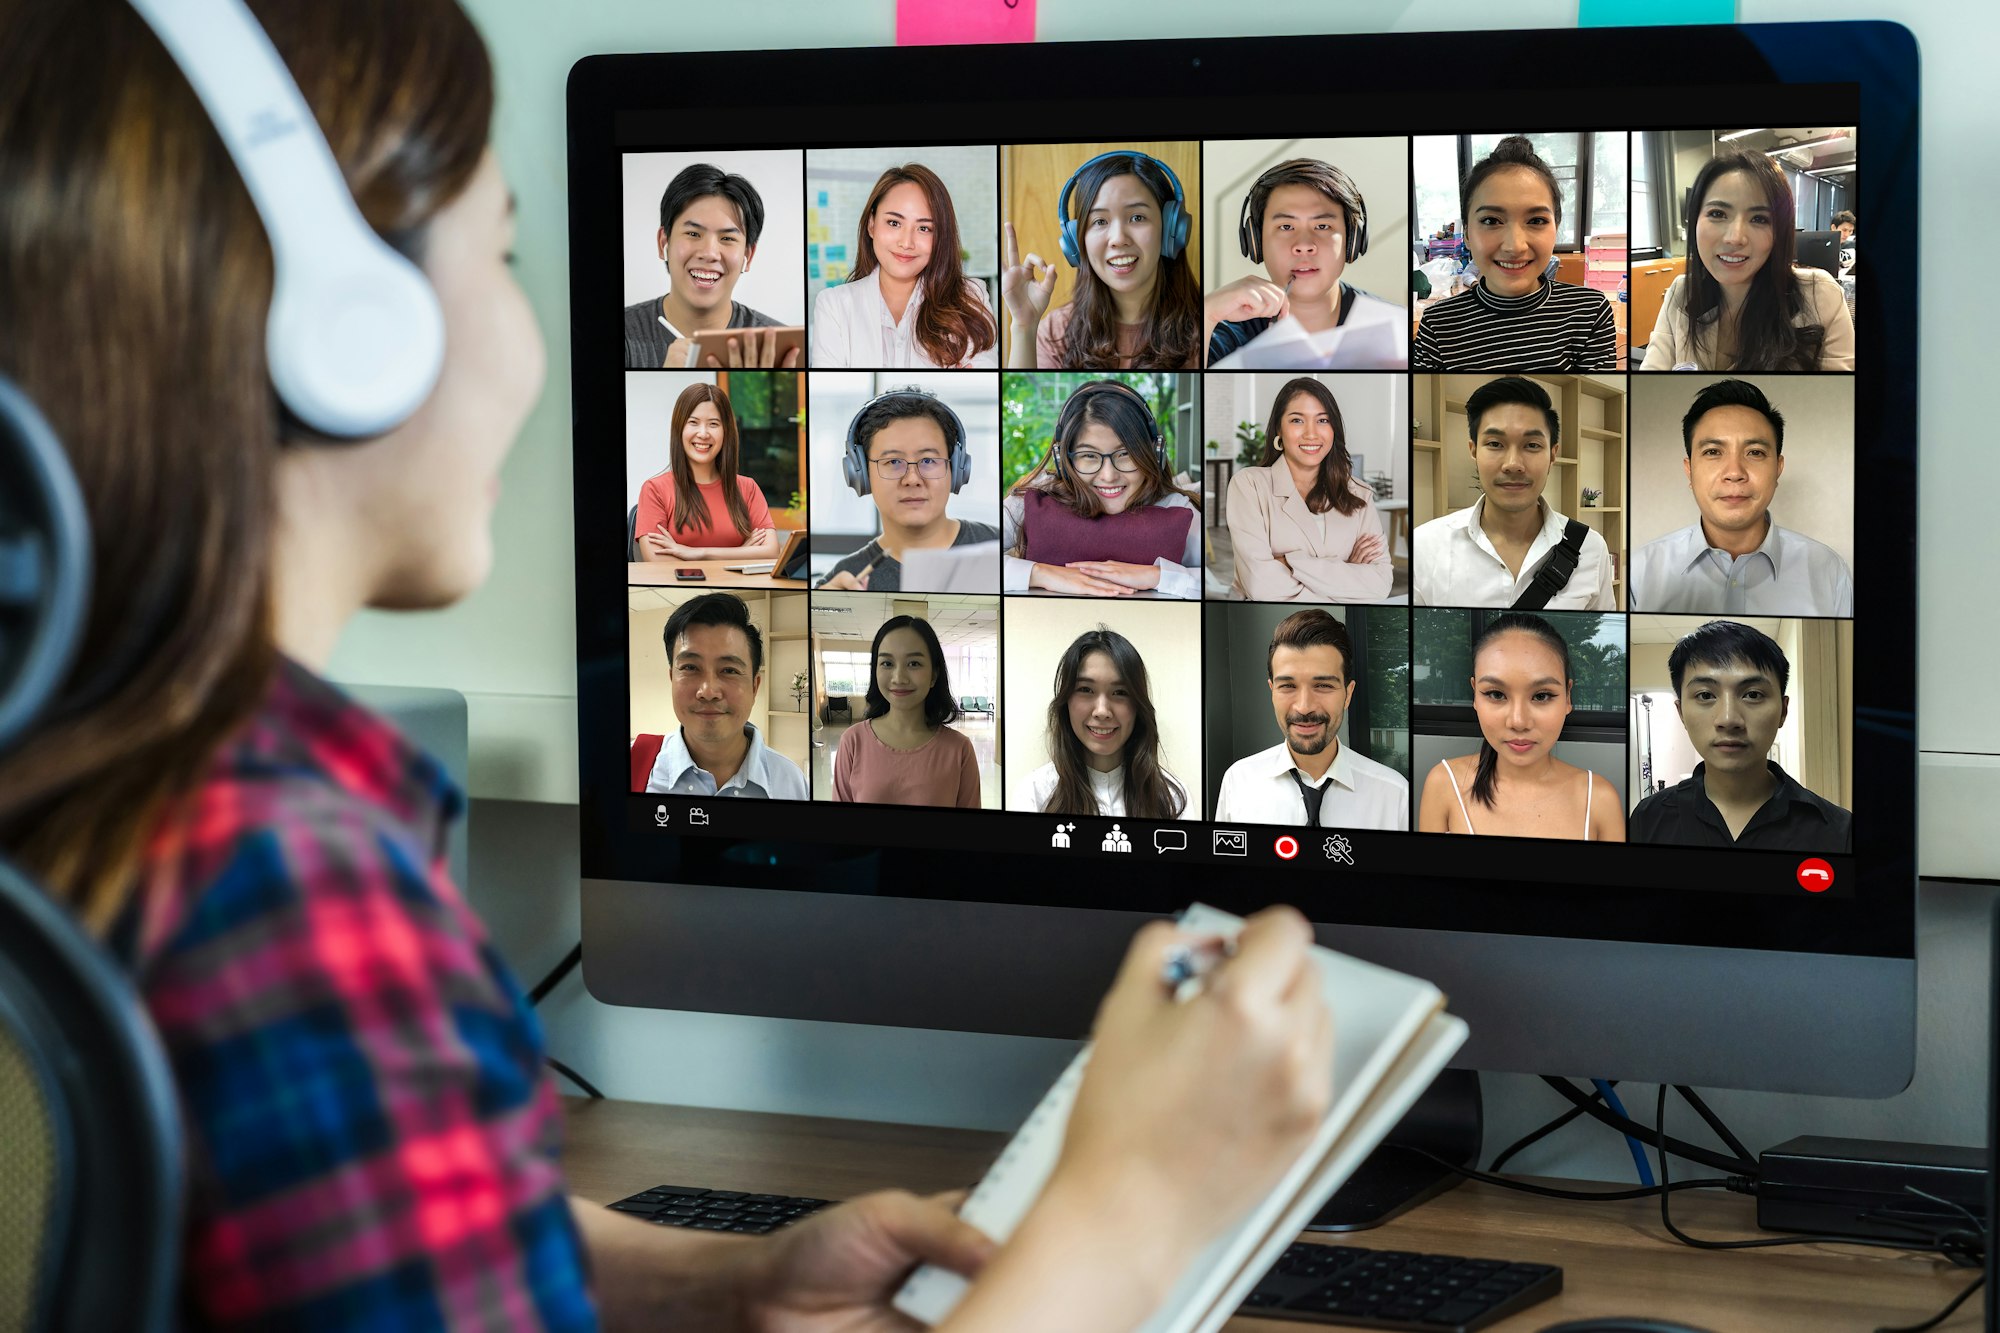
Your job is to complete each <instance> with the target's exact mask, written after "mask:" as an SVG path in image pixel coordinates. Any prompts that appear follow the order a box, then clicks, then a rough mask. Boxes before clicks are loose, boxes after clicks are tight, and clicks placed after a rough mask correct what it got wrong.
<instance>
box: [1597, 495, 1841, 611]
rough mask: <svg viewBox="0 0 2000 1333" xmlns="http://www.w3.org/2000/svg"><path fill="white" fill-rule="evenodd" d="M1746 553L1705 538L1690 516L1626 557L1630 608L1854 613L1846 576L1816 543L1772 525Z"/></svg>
mask: <svg viewBox="0 0 2000 1333" xmlns="http://www.w3.org/2000/svg"><path fill="white" fill-rule="evenodd" d="M1766 521H1767V523H1768V524H1769V526H1768V527H1767V528H1766V530H1765V532H1764V540H1763V541H1762V542H1761V543H1760V544H1759V545H1758V547H1757V549H1756V550H1754V551H1752V552H1750V553H1749V554H1748V555H1738V556H1732V555H1730V554H1729V552H1727V551H1724V550H1719V549H1718V548H1716V547H1713V546H1710V545H1709V544H1708V535H1707V534H1706V533H1704V532H1703V531H1702V530H1701V520H1699V519H1696V520H1695V521H1694V522H1693V523H1691V524H1689V525H1688V526H1687V527H1685V528H1682V529H1681V530H1680V531H1678V532H1670V533H1668V534H1667V535H1666V536H1664V537H1659V538H1656V539H1654V540H1653V541H1649V542H1647V543H1646V544H1645V545H1644V546H1641V547H1640V548H1639V550H1638V552H1637V553H1636V554H1634V555H1633V557H1632V609H1633V610H1634V611H1653V612H1660V613H1667V612H1681V613H1683V614H1688V615H1709V616H1735V615H1752V616H1839V617H1842V618H1845V617H1848V616H1852V615H1853V614H1854V578H1853V576H1852V575H1851V574H1849V573H1848V569H1847V562H1846V561H1845V560H1842V559H1841V558H1840V553H1839V552H1838V551H1836V550H1834V549H1833V548H1832V547H1831V546H1828V545H1826V544H1825V543H1824V542H1816V541H1814V540H1813V539H1812V538H1810V537H1807V536H1805V535H1804V534H1802V533H1797V532H1793V531H1791V530H1790V529H1789V528H1781V527H1779V526H1778V522H1777V520H1776V519H1773V518H1769V516H1768V515H1767V516H1766Z"/></svg>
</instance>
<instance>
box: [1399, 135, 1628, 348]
mask: <svg viewBox="0 0 2000 1333" xmlns="http://www.w3.org/2000/svg"><path fill="white" fill-rule="evenodd" d="M1459 208H1460V212H1461V214H1462V215H1463V217H1464V220H1465V243H1466V247H1467V248H1468V249H1470V250H1471V252H1472V262H1473V265H1474V266H1475V267H1476V268H1478V270H1479V284H1478V285H1477V286H1475V287H1474V288H1473V289H1472V290H1471V291H1468V292H1463V293H1461V294H1459V295H1457V296H1454V297H1452V298H1451V299H1449V300H1446V301H1440V302H1438V303H1437V304H1436V305H1434V306H1432V307H1431V308H1430V309H1429V310H1427V311H1425V312H1424V316H1423V323H1422V324H1421V325H1419V326H1418V328H1417V338H1416V343H1415V346H1414V347H1413V348H1412V349H1411V354H1410V364H1411V365H1412V366H1413V367H1414V368H1415V369H1418V370H1515V371H1519V370H1570V371H1577V370H1616V369H1617V368H1618V364H1617V363H1618V335H1617V329H1616V327H1615V326H1614V325H1613V323H1612V319H1611V303H1610V302H1609V301H1607V300H1605V299H1604V295H1603V293H1601V292H1597V291H1593V290H1592V289H1590V288H1588V287H1578V286H1576V285H1574V284H1571V283H1564V282H1557V281H1555V280H1554V278H1553V277H1551V276H1550V274H1549V261H1550V260H1551V259H1552V258H1553V257H1554V255H1555V248H1556V237H1557V231H1558V229H1559V228H1560V227H1561V225H1562V191H1561V190H1560V188H1558V186H1557V185H1556V176H1555V172H1553V171H1551V170H1549V164H1548V163H1547V162H1544V161H1543V160H1542V158H1541V155H1540V154H1538V153H1537V152H1535V150H1534V147H1533V145H1531V144H1530V143H1529V142H1528V141H1527V139H1526V138H1524V137H1522V136H1521V135H1518V134H1516V135H1512V136H1509V137H1508V138H1505V139H1502V140H1501V141H1500V144H1499V146H1498V147H1496V148H1495V149H1494V150H1493V152H1492V154H1491V155H1490V156H1488V157H1486V158H1484V159H1482V160H1481V161H1480V162H1479V163H1478V165H1476V166H1474V167H1473V168H1472V171H1471V172H1470V173H1469V174H1468V175H1467V176H1466V178H1465V182H1464V184H1463V186H1462V188H1461V189H1460V191H1459Z"/></svg>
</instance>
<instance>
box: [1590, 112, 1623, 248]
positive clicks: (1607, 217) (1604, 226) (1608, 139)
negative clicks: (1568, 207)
mask: <svg viewBox="0 0 2000 1333" xmlns="http://www.w3.org/2000/svg"><path fill="white" fill-rule="evenodd" d="M1626 138H1627V136H1626V134H1625V132H1624V131H1623V130H1619V131H1617V132H1614V133H1607V132H1604V131H1599V132H1598V133H1596V134H1593V135H1592V136H1591V141H1590V201H1589V204H1590V232H1589V234H1590V235H1592V236H1602V235H1604V234H1606V233H1607V232H1621V231H1625V230H1626V227H1627V219H1626V216H1625V209H1626V203H1625V153H1626V146H1625V145H1626Z"/></svg>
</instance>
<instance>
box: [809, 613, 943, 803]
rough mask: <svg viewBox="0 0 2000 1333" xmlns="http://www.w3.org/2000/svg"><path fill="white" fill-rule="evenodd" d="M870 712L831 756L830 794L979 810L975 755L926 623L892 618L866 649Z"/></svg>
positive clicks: (933, 632) (940, 649) (836, 797)
mask: <svg viewBox="0 0 2000 1333" xmlns="http://www.w3.org/2000/svg"><path fill="white" fill-rule="evenodd" d="M869 661H870V663H871V664H872V665H871V666H870V668H869V672H868V711H867V713H866V714H865V715H864V716H863V718H862V720H861V721H859V722H857V723H855V724H854V725H853V726H851V727H849V728H848V729H847V732H846V734H845V735H843V736H842V737H841V738H840V748H839V749H838V750H836V751H834V756H833V799H834V800H836V801H866V802H869V803H870V804H873V805H942V806H952V807H956V808H957V809H960V810H977V809H978V808H979V756H978V754H977V753H975V752H974V750H973V748H972V742H971V741H970V740H968V739H966V736H965V733H964V732H961V731H956V730H954V729H952V728H951V727H950V726H947V725H946V724H947V723H950V722H954V721H956V720H957V719H958V716H959V713H960V711H961V710H960V708H959V706H958V700H957V699H955V698H953V697H952V693H951V675H950V673H949V672H948V671H947V670H946V669H945V662H944V646H943V645H942V644H940V643H939V642H938V636H937V631H936V630H935V629H933V628H931V623H930V622H929V621H928V620H924V619H922V618H921V617H918V616H891V617H890V618H889V619H887V620H885V621H883V622H882V626H881V628H880V629H878V630H876V631H875V643H874V646H873V647H872V648H870V649H869Z"/></svg>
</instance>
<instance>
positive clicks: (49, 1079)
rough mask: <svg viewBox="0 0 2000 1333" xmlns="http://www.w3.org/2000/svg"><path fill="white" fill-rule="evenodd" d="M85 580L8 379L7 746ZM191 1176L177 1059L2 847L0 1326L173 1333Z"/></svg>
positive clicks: (80, 538)
mask: <svg viewBox="0 0 2000 1333" xmlns="http://www.w3.org/2000/svg"><path fill="white" fill-rule="evenodd" d="M89 582H90V565H89V536H88V529H87V525H86V523H85V520H84V511H83V504H82V500H81V498H80V496H79V495H78V493H77V489H76V481H75V478H74V477H73V476H72V475H71V474H70V471H69V464H68V461H67V459H66V458H65V457H64V455H63V452H62V449H61V446H60V445H59V444H57V442H56V440H55V437H54V435H53V433H52V432H51V431H50V430H49V428H48V425H47V423H46V422H44V421H43V420H42V417H41V415H40V414H39V413H38V412H36V411H35V409H34V407H33V405H32V404H30V403H29V402H28V400H27V399H26V398H25V397H24V396H23V395H22V394H21V393H20V392H19V391H18V390H16V389H15V388H14V387H13V385H11V384H9V383H8V382H7V381H6V380H5V379H4V378H0V752H4V751H5V750H6V749H7V748H8V746H10V745H11V744H12V743H13V742H14V741H15V740H16V739H18V738H19V736H20V735H22V734H23V733H24V732H25V731H26V730H27V727H28V724H29V723H30V722H32V721H33V719H34V718H35V717H36V716H37V715H38V714H39V713H40V712H41V710H42V708H43V707H44V706H45V705H46V704H47V703H48V701H49V699H50V697H51V696H52V695H53V694H54V692H55V688H56V685H57V684H58V682H59V681H60V680H61V679H62V676H63V673H64V672H65V671H66V670H67V668H68V665H69V661H70V659H71V656H72V655H73V653H74V652H75V649H76V641H77V639H78V638H79V637H80V633H81V630H82V626H83V609H84V606H85V603H86V600H87V596H88V591H89ZM0 851H4V849H0ZM182 1180H183V1164H182V1145H181V1132H180V1120H179V1111H178V1103H177V1101H176V1097H175V1091H174V1081H173V1072H172V1070H171V1069H170V1068H169V1067H168V1064H167V1060H166V1056H165V1053H164V1052H163V1051H162V1050H161V1048H160V1044H159V1039H158V1037H157V1036H156V1035H155V1034H154V1032H153V1027H152V1024H151V1023H150V1022H149V1021H148V1019H147V1017H146V1013H145V1010H144V1008H143V1007H142V1005H141V1004H140V1001H139V997H138V994H137V992H136V991H135V990H134V988H133V986H132V983H131V981H130V979H129V978H128V977H127V976H126V975H125V973H124V972H123V970H122V969H121V968H120V967H119V965H118V963H117V962H116V961H115V960H114V959H113V958H112V957H111V955H110V954H109V953H108V952H107V951H106V950H105V949H104V947H103V946H102V945H100V944H99V943H98V942H97V941H96V940H95V939H93V938H92V937H91V936H90V935H89V934H88V933H87V932H85V931H84V930H83V928H82V927H81V926H80V925H78V923H77V922H76V921H75V920H74V919H72V918H71V917H70V915H69V914H68V913H67V912H66V911H65V910H64V909H62V908H61V907H59V906H58V905H57V904H56V903H55V902H54V900H52V899H51V898H49V897H48V896H47V895H46V894H44V893H43V892H42V891H41V890H40V889H38V888H37V887H36V886H35V885H34V884H32V883H30V882H29V880H28V878H27V876H26V875H24V874H22V873H21V871H20V870H18V869H17V868H16V867H14V866H13V865H12V864H10V863H9V862H8V861H7V860H6V859H5V857H4V855H0V1328H8V1329H16V1328H18V1329H26V1330H31V1331H32V1333H67V1331H68V1330H78V1331H79V1333H82V1331H83V1330H90V1331H91V1333H95V1331H96V1330H99V1329H105V1330H133V1333H155V1331H156V1330H157V1331H158V1333H164V1331H165V1330H166V1329H168V1328H169V1327H171V1326H172V1324H173V1323H174V1307H175V1302H176V1300H177V1296H178V1289H179V1281H180V1228H181V1191H182Z"/></svg>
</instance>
